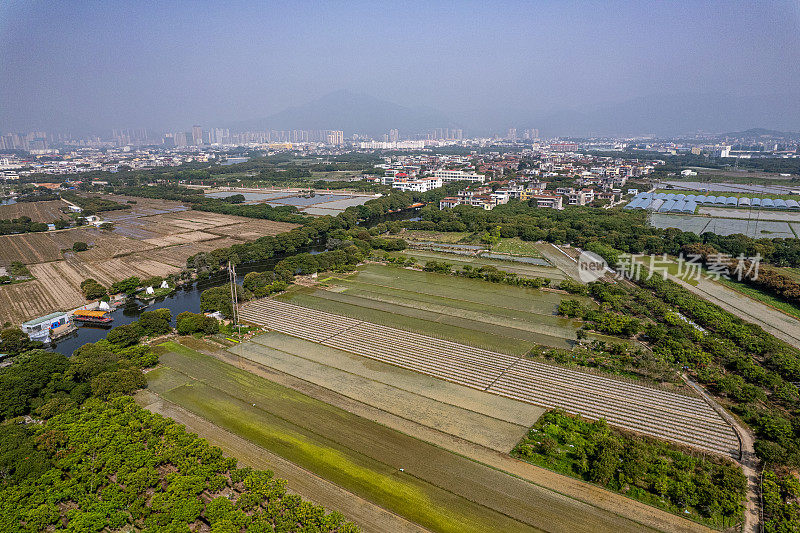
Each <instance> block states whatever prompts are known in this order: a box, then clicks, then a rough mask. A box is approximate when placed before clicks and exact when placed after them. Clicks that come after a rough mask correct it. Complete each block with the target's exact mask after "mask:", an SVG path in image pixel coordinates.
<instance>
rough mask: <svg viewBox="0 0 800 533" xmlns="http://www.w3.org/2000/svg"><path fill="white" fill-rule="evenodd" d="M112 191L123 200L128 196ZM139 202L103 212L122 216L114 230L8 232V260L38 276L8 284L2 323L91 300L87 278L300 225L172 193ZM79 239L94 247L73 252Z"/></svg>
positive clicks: (1, 301) (2, 244) (151, 267)
mask: <svg viewBox="0 0 800 533" xmlns="http://www.w3.org/2000/svg"><path fill="white" fill-rule="evenodd" d="M104 197H107V198H109V199H113V200H115V201H118V202H123V203H124V202H126V201H127V199H128V197H124V196H122V197H120V196H109V195H104ZM134 201H136V204H130V205H132V206H133V207H132V209H131V210H120V211H110V212H108V213H103V214H102V216H103V217H104V218H105V219H108V220H113V221H114V230H113V231H110V232H109V231H104V230H99V229H96V228H93V227H79V228H71V229H66V230H59V231H49V232H43V233H26V234H20V235H5V236H0V266H6V265H8V264H10V263H11V262H12V261H21V262H23V263H25V264H26V265H28V268H29V269H30V271H31V273H32V274H33V275H34V277H35V278H36V279H35V280H32V281H27V282H25V283H21V284H15V285H5V286H2V287H0V323H3V322H6V321H8V322H12V323H16V322H22V321H25V320H28V319H30V318H34V317H37V316H42V315H45V314H47V313H51V312H53V311H57V310H69V309H74V308H76V307H79V306H81V305H83V304H85V303H86V300H85V299H84V298H83V295H82V293H81V291H80V283H81V281H83V280H84V279H86V278H90V277H91V278H94V279H96V280H97V281H99V282H100V283H102V284H104V285H106V286H108V285H110V284H111V283H113V282H115V281H119V280H121V279H124V278H126V277H129V276H139V277H140V278H146V277H150V276H167V275H169V274H173V273H177V272H180V270H182V269H183V268H184V267H185V265H186V259H187V258H188V257H190V256H192V255H195V254H197V253H199V252H211V251H212V250H214V249H217V248H222V247H227V246H231V245H233V244H236V243H241V242H242V241H251V240H255V239H257V238H259V237H262V236H264V235H276V234H278V233H282V232H284V231H288V230H290V229H292V228H294V227H296V225H294V224H288V223H285V222H273V221H269V220H253V219H249V218H244V217H237V216H231V215H222V214H217V213H205V212H202V211H192V210H188V209H187V208H186V207H185V206H183V205H181V204H180V203H178V202H169V201H166V200H150V199H146V198H136V199H135V200H134ZM14 205H18V204H14ZM4 207H5V206H4ZM78 241H81V242H85V243H87V244H88V245H89V246H90V247H89V249H88V250H86V251H83V252H77V253H76V252H73V251H71V248H72V245H73V244H74V243H75V242H78Z"/></svg>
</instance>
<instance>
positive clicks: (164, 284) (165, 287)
mask: <svg viewBox="0 0 800 533" xmlns="http://www.w3.org/2000/svg"><path fill="white" fill-rule="evenodd" d="M161 288H162V289H169V284H168V283H167V280H164V281H162V282H161Z"/></svg>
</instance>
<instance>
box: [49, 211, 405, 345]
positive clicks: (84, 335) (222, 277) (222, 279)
mask: <svg viewBox="0 0 800 533" xmlns="http://www.w3.org/2000/svg"><path fill="white" fill-rule="evenodd" d="M414 213H415V210H403V211H398V212H396V213H389V214H388V215H384V216H381V217H375V218H373V219H370V220H365V221H363V222H362V225H363V226H365V227H371V226H374V225H375V224H379V223H381V222H388V221H394V220H403V219H406V220H419V217H414V218H409V216H410V215H412V214H414ZM324 251H325V245H324V244H317V245H312V246H307V247H305V248H302V249H299V250H297V251H296V252H295V254H299V253H303V252H308V253H311V254H318V253H321V252H324ZM292 255H294V254H292ZM285 257H287V256H285V255H281V256H276V257H273V258H271V259H268V260H266V261H259V262H256V263H247V264H242V265H238V266H237V268H236V270H237V276H236V280H237V282H238V283H241V282H242V280H243V279H244V276H245V275H246V274H248V273H250V272H266V271H269V270H272V269H273V268H274V267H275V265H276V264H277V263H278V261H280V260H281V259H284V258H285ZM227 281H228V276H227V273H226V272H222V273H219V274H217V275H215V276H213V277H211V278H208V279H204V280H200V281H197V282H195V283H192V284H186V285H183V286H181V287H179V288H178V289H177V290H175V292H173V293H172V294H170V295H169V296H165V297H163V298H157V299H155V300H153V301H151V302H143V301H140V300H138V299H137V298H129V299H128V300H127V301H126V302H125V305H123V306H121V307H118V308H117V309H115V310H114V311H111V312H110V313H109V316H111V317H112V318H113V319H114V322H113V323H112V326H113V327H116V326H124V325H126V324H130V323H131V322H134V321H136V320H138V318H139V315H141V314H142V313H143V312H145V311H153V310H155V309H169V310H170V311H171V312H172V323H173V325H175V317H176V316H178V315H179V314H180V313H183V312H184V311H190V312H192V313H199V312H200V294H201V293H202V292H203V291H204V290H206V289H209V288H211V287H216V286H218V285H223V284H225V283H226V282H227ZM109 329H110V328H108V327H106V328H101V327H93V326H80V327H78V329H77V330H75V331H74V332H72V333H71V334H69V335H67V336H65V337H62V338H60V339H58V340H57V341H54V342H51V343H50V344H49V345H48V347H49V349H51V350H54V351H56V352H59V353H63V354H64V355H67V356H69V355H72V352H73V351H75V350H76V349H77V348H79V347H81V346H83V345H84V344H86V343H89V342H97V341H99V340H101V339H104V338H105V336H106V334H107V333H108V330H109Z"/></svg>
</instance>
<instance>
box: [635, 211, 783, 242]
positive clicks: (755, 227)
mask: <svg viewBox="0 0 800 533" xmlns="http://www.w3.org/2000/svg"><path fill="white" fill-rule="evenodd" d="M738 211H739V213H737V216H741V210H738ZM746 213H747V211H745V214H744V218H726V217H722V216H716V215H715V216H713V217H703V216H687V215H673V214H668V213H653V214H652V215H651V217H650V223H651V224H652V225H653V226H655V227H657V228H678V229H680V230H682V231H691V232H694V233H697V234H698V235H700V234H701V233H704V232H711V233H716V234H717V235H734V234H736V233H742V234H744V235H747V236H749V237H753V238H767V239H771V238H786V239H793V238H796V235H795V232H794V231H792V226H791V225H790V224H789V223H788V222H786V221H785V219H784V220H777V219H776V220H768V219H767V217H766V215H773V216H775V215H779V213H768V214H765V216H763V217H762V216H761V214H762V213H763V212H761V211H753V212H752V215H751V218H748V216H747V214H746ZM780 215H787V216H794V215H795V213H780Z"/></svg>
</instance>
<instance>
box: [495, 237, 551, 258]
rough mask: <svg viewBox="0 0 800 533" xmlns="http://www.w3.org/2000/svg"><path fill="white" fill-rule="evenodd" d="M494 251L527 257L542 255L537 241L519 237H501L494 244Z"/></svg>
mask: <svg viewBox="0 0 800 533" xmlns="http://www.w3.org/2000/svg"><path fill="white" fill-rule="evenodd" d="M492 251H493V252H499V253H502V254H513V255H524V256H527V257H542V254H541V253H540V252H539V249H538V248H536V243H535V242H531V241H523V240H522V239H520V238H519V237H514V238H513V239H500V242H498V243H497V244H493V245H492Z"/></svg>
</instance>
